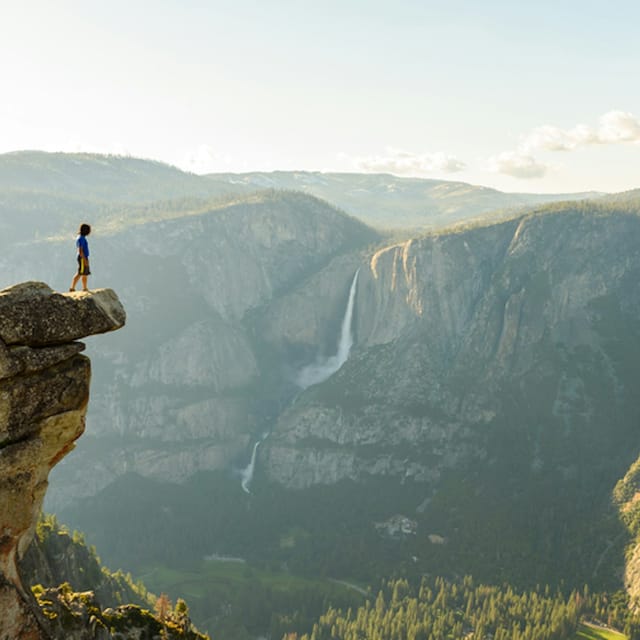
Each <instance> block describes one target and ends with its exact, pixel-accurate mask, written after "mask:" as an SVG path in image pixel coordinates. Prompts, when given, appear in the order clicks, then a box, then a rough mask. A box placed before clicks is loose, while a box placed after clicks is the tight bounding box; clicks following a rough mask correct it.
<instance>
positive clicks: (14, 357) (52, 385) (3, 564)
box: [0, 282, 125, 640]
mask: <svg viewBox="0 0 640 640" xmlns="http://www.w3.org/2000/svg"><path fill="white" fill-rule="evenodd" d="M124 322H125V312H124V309H123V308H122V306H121V304H120V302H119V300H118V298H117V296H116V294H115V293H114V292H113V291H112V290H110V289H99V290H96V291H94V292H91V293H68V294H58V293H54V292H53V291H52V290H51V289H50V288H49V287H48V286H47V285H46V284H43V283H37V282H28V283H24V284H20V285H16V286H14V287H10V288H8V289H4V290H2V291H0V612H2V615H1V616H0V638H3V639H4V638H12V639H15V640H23V639H24V640H27V639H29V640H30V639H40V638H48V637H49V635H48V634H47V632H46V630H45V629H44V628H43V627H42V623H41V621H40V620H39V614H38V609H37V606H36V604H35V602H34V600H33V598H32V596H31V594H30V593H29V592H28V591H27V590H26V589H25V588H24V586H23V585H22V582H21V579H20V575H19V571H18V561H19V560H20V559H21V558H22V556H23V555H24V554H25V552H26V550H27V548H28V546H29V544H30V542H31V540H32V538H33V533H34V529H35V525H36V521H37V517H38V514H39V512H40V509H41V507H42V502H43V499H44V495H45V492H46V490H47V478H48V475H49V471H50V470H51V469H52V468H53V466H54V465H55V464H56V463H57V462H58V461H59V460H61V459H62V458H63V457H64V456H65V455H66V454H67V453H68V452H69V451H71V450H72V449H73V447H74V443H75V441H76V440H77V439H78V438H79V437H80V435H81V434H82V432H83V431H84V419H85V413H86V409H87V403H88V401H89V383H90V379H91V367H90V361H89V359H88V358H86V357H85V356H83V355H80V351H82V350H83V349H84V345H83V344H82V343H80V342H76V340H77V339H79V338H83V337H85V336H88V335H91V334H96V333H104V332H107V331H112V330H115V329H119V328H120V327H122V326H123V325H124Z"/></svg>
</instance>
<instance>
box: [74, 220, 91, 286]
mask: <svg viewBox="0 0 640 640" xmlns="http://www.w3.org/2000/svg"><path fill="white" fill-rule="evenodd" d="M90 233H91V226H90V225H88V224H86V223H85V222H83V223H82V224H81V225H80V229H78V237H77V238H76V247H77V249H78V273H76V275H75V276H73V280H72V281H71V287H70V288H69V291H75V290H76V285H77V284H78V280H80V278H82V290H83V291H89V289H88V287H87V276H89V275H91V271H90V269H89V243H88V242H87V236H88V235H89V234H90Z"/></svg>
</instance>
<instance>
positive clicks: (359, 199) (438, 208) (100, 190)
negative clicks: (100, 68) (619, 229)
mask: <svg viewBox="0 0 640 640" xmlns="http://www.w3.org/2000/svg"><path fill="white" fill-rule="evenodd" d="M264 190H278V191H280V190H290V191H301V192H303V193H307V194H310V195H314V196H316V197H317V198H321V199H323V200H326V201H327V202H330V203H331V204H333V205H334V206H337V207H339V208H341V209H342V210H343V211H345V212H346V213H348V214H350V215H352V216H355V217H357V218H359V219H360V220H362V221H363V222H365V223H366V224H368V225H370V226H374V227H377V228H382V229H388V230H398V229H414V230H424V229H427V230H429V229H436V228H443V227H446V226H449V225H452V224H455V223H459V222H462V221H468V220H470V219H476V218H481V217H485V216H487V215H491V216H492V217H493V218H494V219H498V218H500V217H504V216H505V215H511V214H513V212H515V211H517V210H521V209H523V208H525V207H531V206H538V205H541V204H545V203H549V202H555V201H564V200H584V199H587V198H595V197H598V196H600V195H601V194H599V193H596V192H586V193H573V194H527V193H504V192H501V191H497V190H495V189H490V188H487V187H479V186H474V185H470V184H466V183H464V182H448V181H444V180H426V179H420V178H399V177H396V176H392V175H388V174H358V173H320V172H308V171H274V172H271V173H244V174H230V173H220V174H209V175H205V176H198V175H195V174H192V173H185V172H184V171H181V170H179V169H177V168H175V167H172V166H169V165H166V164H163V163H160V162H156V161H151V160H141V159H138V158H129V157H120V156H102V155H96V154H84V153H83V154H64V153H45V152H41V151H21V152H13V153H6V154H2V155H0V216H1V219H2V220H4V221H5V225H6V219H7V216H8V215H10V214H11V212H12V211H14V212H17V211H22V212H23V214H24V215H25V216H28V217H30V218H32V219H33V222H32V223H31V224H27V228H26V229H23V230H22V231H21V234H22V235H24V234H26V233H28V232H31V233H33V229H34V228H36V227H37V228H38V229H39V231H40V236H39V237H42V236H43V234H46V233H51V232H53V230H52V229H51V228H50V225H49V221H50V220H51V215H50V213H51V211H52V209H55V210H56V211H61V212H65V211H66V212H67V213H68V216H67V218H68V219H69V224H72V220H75V219H76V218H77V217H78V216H79V215H81V214H84V215H85V217H88V218H91V217H95V216H99V218H100V219H101V222H102V223H103V224H106V223H107V222H109V223H110V224H114V223H118V224H120V223H125V224H126V222H127V218H129V219H130V220H131V221H148V220H158V219H161V218H163V217H167V216H175V215H176V213H184V212H187V211H192V210H202V209H203V208H207V207H210V206H211V204H212V203H213V202H218V203H220V202H228V201H230V200H232V199H233V198H234V197H244V196H247V195H250V194H254V193H256V192H259V191H264ZM160 203H164V204H162V205H161V204H160ZM105 214H106V215H105ZM25 222H28V220H25ZM74 224H75V223H74ZM0 225H2V222H0ZM1 228H2V227H1V226H0V229H1ZM6 232H7V237H8V238H9V239H13V238H15V239H18V237H22V235H21V236H17V235H16V230H15V229H6ZM31 237H33V236H31Z"/></svg>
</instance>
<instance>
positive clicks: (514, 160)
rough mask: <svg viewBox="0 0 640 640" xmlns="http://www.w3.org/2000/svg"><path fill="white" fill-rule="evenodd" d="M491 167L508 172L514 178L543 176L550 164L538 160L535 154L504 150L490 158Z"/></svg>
mask: <svg viewBox="0 0 640 640" xmlns="http://www.w3.org/2000/svg"><path fill="white" fill-rule="evenodd" d="M489 169H490V171H493V172H495V173H506V174H507V175H510V176H513V177H514V178H524V179H532V178H542V177H543V176H544V175H545V174H546V173H547V170H548V169H549V166H548V165H546V164H543V163H542V162H538V161H537V160H536V159H535V158H534V157H533V156H531V155H529V154H527V153H522V152H520V151H504V152H503V153H500V154H499V155H497V156H493V157H492V158H489Z"/></svg>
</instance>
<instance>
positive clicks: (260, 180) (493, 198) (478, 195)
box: [207, 171, 602, 229]
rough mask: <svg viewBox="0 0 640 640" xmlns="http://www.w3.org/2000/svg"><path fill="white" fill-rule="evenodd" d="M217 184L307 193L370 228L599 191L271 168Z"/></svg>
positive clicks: (502, 210)
mask: <svg viewBox="0 0 640 640" xmlns="http://www.w3.org/2000/svg"><path fill="white" fill-rule="evenodd" d="M207 178H210V179H212V180H213V181H214V182H215V183H219V182H229V183H230V184H232V185H235V186H237V185H245V186H253V187H254V188H262V189H291V190H294V191H302V192H304V193H310V194H312V195H314V196H317V197H318V198H323V199H324V200H327V201H328V202H331V203H333V204H334V205H336V206H338V207H340V208H341V209H343V210H344V211H346V212H348V213H349V214H351V215H353V216H356V217H358V218H360V219H361V220H362V221H363V222H366V223H367V224H369V225H372V226H374V227H382V228H386V229H398V228H407V227H408V228H415V229H435V228H442V227H444V226H448V225H451V224H454V223H457V222H460V221H463V220H469V219H472V218H478V217H482V216H485V215H486V214H488V213H493V215H494V217H498V216H500V215H505V214H510V213H513V212H514V211H516V210H518V209H522V208H524V207H530V206H537V205H541V204H546V203H549V202H557V201H566V200H585V199H589V198H596V197H598V196H600V195H602V194H600V193H597V192H585V193H557V194H535V193H505V192H502V191H498V190H496V189H490V188H488V187H479V186H475V185H471V184H467V183H465V182H450V181H445V180H427V179H422V178H400V177H397V176H393V175H390V174H366V173H320V172H318V171H314V172H309V171H274V172H271V173H263V172H256V173H243V174H224V173H220V174H211V175H209V176H207Z"/></svg>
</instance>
